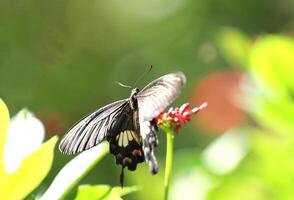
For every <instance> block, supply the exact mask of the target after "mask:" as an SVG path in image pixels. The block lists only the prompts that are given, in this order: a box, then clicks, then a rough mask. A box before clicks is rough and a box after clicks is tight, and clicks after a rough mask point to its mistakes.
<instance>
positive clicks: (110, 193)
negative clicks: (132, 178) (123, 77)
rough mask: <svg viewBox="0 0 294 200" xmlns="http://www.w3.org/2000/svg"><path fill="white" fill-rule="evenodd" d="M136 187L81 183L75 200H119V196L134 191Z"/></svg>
mask: <svg viewBox="0 0 294 200" xmlns="http://www.w3.org/2000/svg"><path fill="white" fill-rule="evenodd" d="M137 190H138V187H135V186H133V187H124V188H121V187H114V188H110V186H109V185H94V186H92V185H81V186H80V187H79V189H78V193H77V196H76V198H75V200H85V199H96V200H120V199H122V198H121V196H124V195H127V194H129V193H132V192H135V191H137Z"/></svg>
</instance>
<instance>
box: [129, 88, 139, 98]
mask: <svg viewBox="0 0 294 200" xmlns="http://www.w3.org/2000/svg"><path fill="white" fill-rule="evenodd" d="M139 91H140V90H139V89H138V88H134V89H132V93H131V97H134V96H135V95H136V94H138V93H139Z"/></svg>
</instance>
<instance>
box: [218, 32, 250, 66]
mask: <svg viewBox="0 0 294 200" xmlns="http://www.w3.org/2000/svg"><path fill="white" fill-rule="evenodd" d="M217 39H218V46H219V48H220V50H221V53H222V55H223V57H224V58H225V59H226V60H227V61H228V62H229V63H230V64H231V65H233V66H239V67H245V66H247V62H248V61H247V60H248V54H249V50H250V46H251V41H250V40H249V38H248V37H247V36H246V35H245V34H244V33H242V32H240V31H239V30H237V29H234V28H224V29H223V30H222V31H221V32H220V34H219V35H218V38H217Z"/></svg>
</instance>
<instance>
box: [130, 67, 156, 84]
mask: <svg viewBox="0 0 294 200" xmlns="http://www.w3.org/2000/svg"><path fill="white" fill-rule="evenodd" d="M152 68H153V66H152V65H150V67H149V69H148V71H145V72H144V73H143V74H142V75H141V76H140V77H139V78H138V79H137V80H136V82H135V84H134V87H136V85H137V83H138V82H139V81H140V80H141V79H142V78H144V76H146V75H147V74H148V73H149V72H150V71H151V70H152Z"/></svg>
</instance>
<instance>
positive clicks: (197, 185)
mask: <svg viewBox="0 0 294 200" xmlns="http://www.w3.org/2000/svg"><path fill="white" fill-rule="evenodd" d="M213 186H214V183H213V180H212V179H211V178H210V176H209V175H208V174H207V173H206V172H205V171H203V170H201V169H198V168H196V169H191V170H186V171H183V172H181V173H179V174H178V175H177V176H176V177H175V179H174V181H173V184H172V186H171V189H170V195H169V196H170V199H171V200H180V199H185V200H201V199H205V197H206V194H207V192H208V191H209V190H210V189H211V188H212V187H213Z"/></svg>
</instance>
